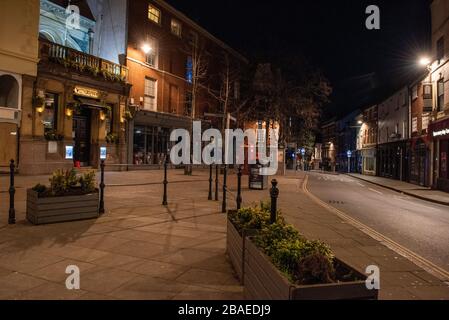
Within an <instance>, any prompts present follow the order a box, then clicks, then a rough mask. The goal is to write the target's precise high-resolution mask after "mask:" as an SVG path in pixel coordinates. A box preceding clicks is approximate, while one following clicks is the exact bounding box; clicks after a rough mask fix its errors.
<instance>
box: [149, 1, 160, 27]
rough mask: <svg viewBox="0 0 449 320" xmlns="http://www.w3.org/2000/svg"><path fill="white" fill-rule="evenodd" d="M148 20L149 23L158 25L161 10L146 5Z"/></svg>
mask: <svg viewBox="0 0 449 320" xmlns="http://www.w3.org/2000/svg"><path fill="white" fill-rule="evenodd" d="M148 19H150V20H151V21H153V22H155V23H157V24H160V23H161V10H159V9H158V8H156V7H154V6H152V5H151V4H150V5H148Z"/></svg>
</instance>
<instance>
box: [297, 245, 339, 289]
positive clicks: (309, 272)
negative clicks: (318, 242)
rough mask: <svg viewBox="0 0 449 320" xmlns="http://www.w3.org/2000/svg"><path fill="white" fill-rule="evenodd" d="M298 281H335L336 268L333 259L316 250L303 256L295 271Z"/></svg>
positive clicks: (301, 282)
mask: <svg viewBox="0 0 449 320" xmlns="http://www.w3.org/2000/svg"><path fill="white" fill-rule="evenodd" d="M293 273H294V275H295V278H296V281H297V282H298V283H300V284H304V285H307V284H315V283H330V282H334V280H333V279H335V269H334V266H333V265H332V261H331V260H330V259H329V258H328V257H327V256H325V255H323V254H322V253H319V252H314V253H312V254H309V255H308V256H306V257H304V258H302V259H301V260H300V261H299V263H298V266H297V268H296V270H294V271H293Z"/></svg>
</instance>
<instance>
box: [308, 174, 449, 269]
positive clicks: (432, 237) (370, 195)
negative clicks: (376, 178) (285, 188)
mask: <svg viewBox="0 0 449 320" xmlns="http://www.w3.org/2000/svg"><path fill="white" fill-rule="evenodd" d="M308 190H309V191H310V192H311V193H312V194H313V195H315V196H317V197H318V198H319V199H321V200H322V201H324V202H326V203H327V204H329V205H331V206H333V207H335V208H337V209H339V210H340V211H342V212H344V213H346V214H347V215H349V216H350V217H352V218H354V219H356V220H358V221H360V222H361V223H363V224H365V225H367V226H369V227H370V228H372V229H374V230H375V231H377V232H379V233H381V234H383V235H384V236H386V237H388V238H390V239H392V240H393V241H395V242H397V243H398V244H400V245H402V246H403V247H405V248H407V249H409V250H411V251H412V252H414V253H415V254H418V255H420V256H422V257H423V258H425V259H427V260H429V261H431V262H432V263H434V264H435V265H437V266H439V267H441V268H443V269H444V270H446V271H449V208H448V207H447V206H443V205H439V204H434V203H431V202H427V201H424V200H420V199H416V198H413V197H409V196H406V195H402V194H400V193H397V192H394V191H391V190H388V189H386V188H382V187H378V186H375V185H373V184H370V183H368V182H363V181H360V180H358V179H355V178H352V177H348V176H346V175H330V174H321V173H311V174H310V175H309V180H308Z"/></svg>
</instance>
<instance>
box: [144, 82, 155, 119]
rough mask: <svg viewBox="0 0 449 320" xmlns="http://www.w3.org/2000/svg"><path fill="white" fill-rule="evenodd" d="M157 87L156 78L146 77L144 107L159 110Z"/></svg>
mask: <svg viewBox="0 0 449 320" xmlns="http://www.w3.org/2000/svg"><path fill="white" fill-rule="evenodd" d="M156 89H157V82H156V80H154V79H150V78H145V97H144V101H143V108H144V109H145V110H151V111H157V103H156V92H157V91H156Z"/></svg>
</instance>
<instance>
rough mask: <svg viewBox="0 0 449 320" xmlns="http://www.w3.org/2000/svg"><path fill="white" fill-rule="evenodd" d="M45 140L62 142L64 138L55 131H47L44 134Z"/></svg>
mask: <svg viewBox="0 0 449 320" xmlns="http://www.w3.org/2000/svg"><path fill="white" fill-rule="evenodd" d="M44 137H45V140H47V141H62V140H63V139H64V136H63V135H62V134H60V133H57V132H56V131H55V130H49V131H47V132H45V133H44Z"/></svg>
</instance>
